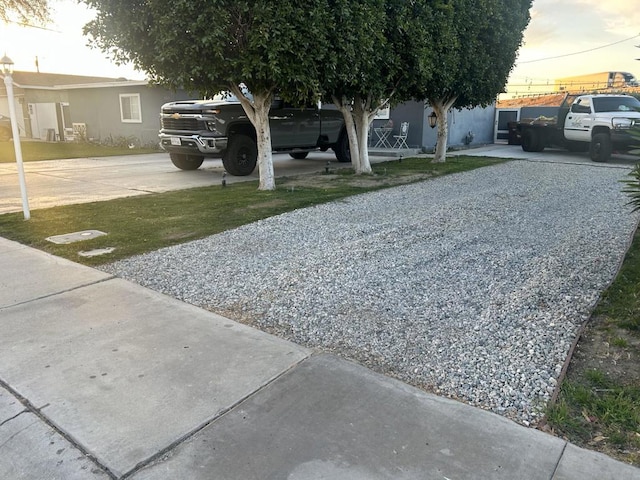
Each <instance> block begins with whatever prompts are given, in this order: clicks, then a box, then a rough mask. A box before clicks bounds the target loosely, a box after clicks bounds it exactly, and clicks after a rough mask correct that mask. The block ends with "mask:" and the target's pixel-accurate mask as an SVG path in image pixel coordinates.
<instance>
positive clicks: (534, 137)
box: [522, 129, 544, 152]
mask: <svg viewBox="0 0 640 480" xmlns="http://www.w3.org/2000/svg"><path fill="white" fill-rule="evenodd" d="M522 150H524V151H525V152H541V151H543V150H544V143H542V137H541V135H540V134H539V133H538V132H536V131H535V130H532V129H527V130H525V131H524V133H523V134H522Z"/></svg>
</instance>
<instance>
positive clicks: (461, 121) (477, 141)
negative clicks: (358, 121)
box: [376, 101, 496, 151]
mask: <svg viewBox="0 0 640 480" xmlns="http://www.w3.org/2000/svg"><path fill="white" fill-rule="evenodd" d="M495 110H496V108H495V105H491V106H489V107H486V108H482V107H477V108H473V109H462V110H456V109H452V110H450V111H449V115H448V128H449V138H448V146H449V147H454V148H455V147H466V146H468V145H467V143H466V141H465V137H466V136H467V134H468V133H469V132H471V133H472V134H473V140H471V143H470V144H469V145H471V146H472V145H485V144H489V143H493V135H494V118H495ZM432 111H433V110H432V109H431V107H430V106H429V105H428V104H426V103H425V102H415V101H412V102H406V103H403V104H401V105H398V106H396V107H394V108H393V109H392V110H391V119H392V120H393V124H394V128H395V130H397V129H399V128H400V123H401V122H403V121H409V122H411V125H410V128H409V137H408V141H407V144H408V145H409V146H410V147H416V148H422V149H424V150H426V151H433V150H434V149H435V145H436V141H437V129H436V128H431V127H430V126H429V118H428V117H429V115H431V112H432ZM376 122H380V121H379V120H376ZM381 123H384V122H381ZM376 126H377V125H376Z"/></svg>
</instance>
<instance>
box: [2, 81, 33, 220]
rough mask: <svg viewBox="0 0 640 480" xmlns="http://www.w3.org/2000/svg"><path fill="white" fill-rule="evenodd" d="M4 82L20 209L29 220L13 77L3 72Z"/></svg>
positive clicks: (29, 214)
mask: <svg viewBox="0 0 640 480" xmlns="http://www.w3.org/2000/svg"><path fill="white" fill-rule="evenodd" d="M4 84H5V86H6V87H7V101H8V103H9V117H11V132H12V134H13V148H14V150H15V152H16V164H17V165H18V179H19V180H20V193H21V195H22V211H23V212H24V219H25V220H29V219H30V218H31V213H30V212H29V199H28V197H27V183H26V182H25V179H24V165H23V164H22V147H21V145H20V132H19V130H18V119H17V117H16V106H15V103H14V100H15V99H14V98H13V78H12V77H11V74H10V73H5V75H4Z"/></svg>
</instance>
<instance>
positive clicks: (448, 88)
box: [414, 0, 531, 161]
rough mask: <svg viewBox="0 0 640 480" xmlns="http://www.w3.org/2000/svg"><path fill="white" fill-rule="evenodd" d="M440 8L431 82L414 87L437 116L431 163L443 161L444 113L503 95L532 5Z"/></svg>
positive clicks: (499, 1) (486, 2) (457, 3)
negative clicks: (435, 142) (432, 161)
mask: <svg viewBox="0 0 640 480" xmlns="http://www.w3.org/2000/svg"><path fill="white" fill-rule="evenodd" d="M445 3H446V4H447V8H446V9H442V10H441V11H440V12H441V13H442V15H441V17H440V21H439V22H435V24H434V25H435V29H434V31H433V41H434V42H435V45H434V49H435V50H436V52H437V55H436V58H437V64H436V66H435V68H434V70H433V75H432V77H431V79H430V80H429V81H427V82H425V83H422V84H416V85H415V88H416V91H415V92H414V95H415V96H416V97H418V98H419V97H422V98H423V99H427V100H428V101H429V104H430V105H431V107H432V108H433V109H434V111H435V112H436V114H437V115H438V146H437V149H436V158H435V160H436V161H444V155H445V152H446V139H447V114H448V111H449V110H450V109H451V108H459V109H461V108H472V107H476V106H487V105H490V104H491V103H493V102H494V101H495V99H496V97H497V96H498V94H499V93H501V92H502V91H504V86H505V84H506V82H507V78H508V77H509V74H510V72H511V70H512V68H513V65H514V62H515V59H516V55H517V53H518V49H519V48H520V45H521V44H522V36H523V32H524V30H525V28H526V27H527V25H528V23H529V19H530V17H529V9H530V8H531V0H446V2H445Z"/></svg>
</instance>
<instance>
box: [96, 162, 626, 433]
mask: <svg viewBox="0 0 640 480" xmlns="http://www.w3.org/2000/svg"><path fill="white" fill-rule="evenodd" d="M627 173H628V169H626V168H619V167H610V166H601V165H584V164H582V165H570V164H560V163H539V162H528V161H512V162H509V163H505V164H501V165H496V166H492V167H486V168H482V169H478V170H474V171H471V172H466V173H461V174H455V175H450V176H446V177H441V178H436V179H433V180H429V181H426V182H422V183H419V184H413V185H407V186H401V187H395V188H392V189H388V190H384V191H379V192H375V193H369V194H364V195H359V196H356V197H351V198H349V199H347V200H343V201H339V202H334V203H331V204H326V205H321V206H317V207H313V208H307V209H302V210H298V211H295V212H291V213H287V214H284V215H280V216H278V217H273V218H269V219H266V220H263V221H259V222H257V223H254V224H251V225H247V226H245V227H242V228H238V229H236V230H232V231H228V232H225V233H222V234H218V235H214V236H211V237H208V238H206V239H203V240H199V241H195V242H190V243H187V244H183V245H178V246H175V247H170V248H166V249H162V250H159V251H157V252H153V253H149V254H146V255H142V256H138V257H134V258H130V259H127V260H123V261H119V262H117V263H114V264H111V265H107V266H104V267H102V268H103V269H104V270H105V271H107V272H110V273H114V274H116V275H118V276H121V277H123V278H126V279H130V280H132V281H134V282H138V283H140V284H141V285H144V286H147V287H149V288H152V289H154V290H158V291H160V292H164V293H166V294H168V295H171V296H174V297H176V298H179V299H181V300H184V301H186V302H189V303H192V304H195V305H199V306H201V307H204V308H207V309H209V310H212V311H214V312H217V313H220V314H222V315H224V316H227V317H229V318H232V319H235V320H239V321H242V322H245V323H249V324H251V325H254V326H256V327H257V328H260V329H263V330H266V331H268V332H272V333H275V334H277V335H280V336H282V337H284V338H287V339H290V340H292V341H294V342H296V343H299V344H302V345H305V346H309V347H314V348H317V349H319V350H323V351H331V352H334V353H337V354H339V355H342V356H344V357H346V358H350V359H354V360H356V361H358V362H360V363H362V364H364V365H367V366H369V367H371V368H373V369H374V370H377V371H380V372H383V373H387V374H389V375H393V376H395V377H397V378H400V379H401V380H404V381H406V382H409V383H411V384H414V385H417V386H421V387H423V388H425V389H427V390H429V391H433V392H435V393H438V394H441V395H445V396H448V397H452V398H457V399H460V400H463V401H465V402H468V403H470V404H472V405H476V406H479V407H482V408H485V409H489V410H492V411H494V412H496V413H500V414H502V415H505V416H507V417H509V418H512V419H514V420H516V421H518V422H520V423H523V424H525V425H529V424H531V423H535V421H536V420H537V419H538V418H539V417H540V415H541V408H544V406H545V405H546V403H547V401H548V400H549V398H550V395H551V394H552V393H553V390H554V388H555V385H556V382H557V379H558V376H559V374H560V371H561V369H562V366H563V363H564V361H565V359H566V357H567V354H568V351H569V348H570V346H571V344H572V342H573V340H574V338H575V336H576V333H577V331H578V328H579V326H580V325H581V324H582V323H583V322H584V321H585V320H586V319H587V318H588V317H589V315H590V311H591V309H592V308H593V307H594V306H595V304H596V302H597V301H598V298H599V295H600V293H601V292H602V290H603V289H604V288H606V286H607V285H608V283H609V282H610V281H611V280H612V279H613V278H614V276H615V274H616V272H617V269H618V266H619V264H620V262H621V261H622V259H623V256H624V253H625V252H626V249H627V247H628V244H629V242H630V239H631V235H632V233H633V231H634V229H635V226H636V224H637V221H638V216H636V215H632V214H631V213H630V207H627V206H626V205H625V204H626V203H627V201H628V199H627V197H626V196H625V195H624V194H622V193H621V191H620V190H621V184H620V183H619V180H620V179H621V178H623V177H625V175H626V174H627Z"/></svg>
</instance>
